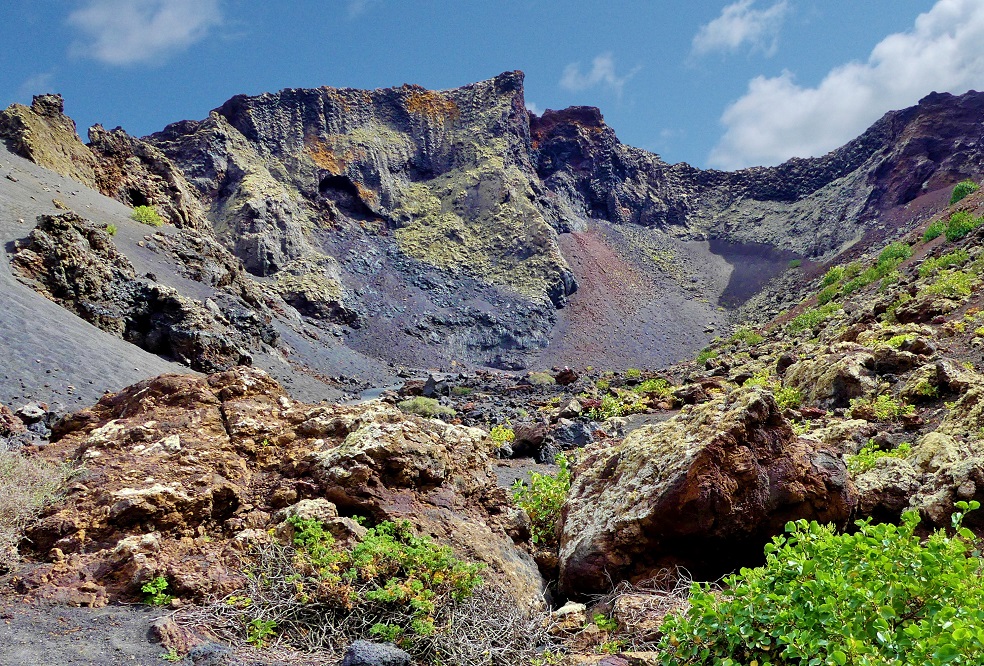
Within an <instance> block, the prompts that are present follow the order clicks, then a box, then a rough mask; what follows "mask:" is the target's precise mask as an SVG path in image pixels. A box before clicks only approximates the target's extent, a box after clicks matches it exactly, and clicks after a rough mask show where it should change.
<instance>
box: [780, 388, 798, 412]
mask: <svg viewBox="0 0 984 666" xmlns="http://www.w3.org/2000/svg"><path fill="white" fill-rule="evenodd" d="M773 393H774V394H775V396H776V403H778V404H779V407H781V408H782V409H786V408H789V409H798V408H799V407H800V405H802V404H803V393H802V392H801V391H800V390H799V389H795V388H793V387H791V386H781V387H779V388H776V389H773Z"/></svg>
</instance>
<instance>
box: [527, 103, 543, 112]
mask: <svg viewBox="0 0 984 666" xmlns="http://www.w3.org/2000/svg"><path fill="white" fill-rule="evenodd" d="M526 110H527V111H529V112H530V113H532V114H535V115H538V116H542V115H543V109H541V108H540V107H539V106H538V105H537V103H536V102H530V101H529V100H527V102H526Z"/></svg>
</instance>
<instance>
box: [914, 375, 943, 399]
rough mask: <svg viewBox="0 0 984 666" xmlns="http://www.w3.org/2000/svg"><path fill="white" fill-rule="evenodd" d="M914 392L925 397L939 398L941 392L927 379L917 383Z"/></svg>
mask: <svg viewBox="0 0 984 666" xmlns="http://www.w3.org/2000/svg"><path fill="white" fill-rule="evenodd" d="M913 392H914V393H915V394H916V395H918V396H920V397H923V398H937V397H939V393H940V392H939V389H938V388H936V387H935V386H933V385H932V384H930V383H929V382H928V381H926V380H925V379H923V380H921V381H920V382H919V383H917V384H916V386H915V388H914V389H913Z"/></svg>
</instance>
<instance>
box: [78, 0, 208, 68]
mask: <svg viewBox="0 0 984 666" xmlns="http://www.w3.org/2000/svg"><path fill="white" fill-rule="evenodd" d="M221 21H222V12H221V11H220V9H219V0H88V1H87V2H86V4H85V6H83V7H82V8H80V9H77V10H75V11H74V12H72V13H71V14H69V16H68V23H69V25H71V26H72V27H74V28H76V29H77V30H78V31H79V32H80V33H81V34H82V39H81V40H79V41H78V42H76V43H75V44H74V45H73V46H72V52H73V53H74V54H76V55H82V56H85V57H89V58H94V59H96V60H101V61H102V62H105V63H108V64H110V65H129V64H133V63H139V62H151V61H158V60H161V59H163V58H164V57H166V56H167V55H169V54H171V53H174V52H175V51H180V50H181V49H184V48H187V47H188V46H190V45H192V44H194V43H195V42H197V41H199V40H201V39H202V38H204V37H205V35H206V34H208V31H209V30H210V29H211V28H212V27H214V26H216V25H218V24H219V23H220V22H221Z"/></svg>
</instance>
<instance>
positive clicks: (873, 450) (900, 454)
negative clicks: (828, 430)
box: [845, 440, 912, 474]
mask: <svg viewBox="0 0 984 666" xmlns="http://www.w3.org/2000/svg"><path fill="white" fill-rule="evenodd" d="M910 453H912V446H911V445H910V444H908V443H903V444H899V445H898V446H897V447H896V448H894V449H889V450H887V451H883V450H881V449H879V448H878V447H877V446H876V445H875V443H874V441H872V440H868V443H867V444H865V445H864V446H863V447H862V448H861V450H860V451H858V452H857V454H855V455H851V456H846V457H845V462H846V463H847V469H848V470H850V472H851V473H852V474H860V473H862V472H867V471H868V470H869V469H872V468H873V467H874V466H875V463H877V462H878V461H879V460H881V459H882V458H901V459H905V458H908V457H909V454H910Z"/></svg>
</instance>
